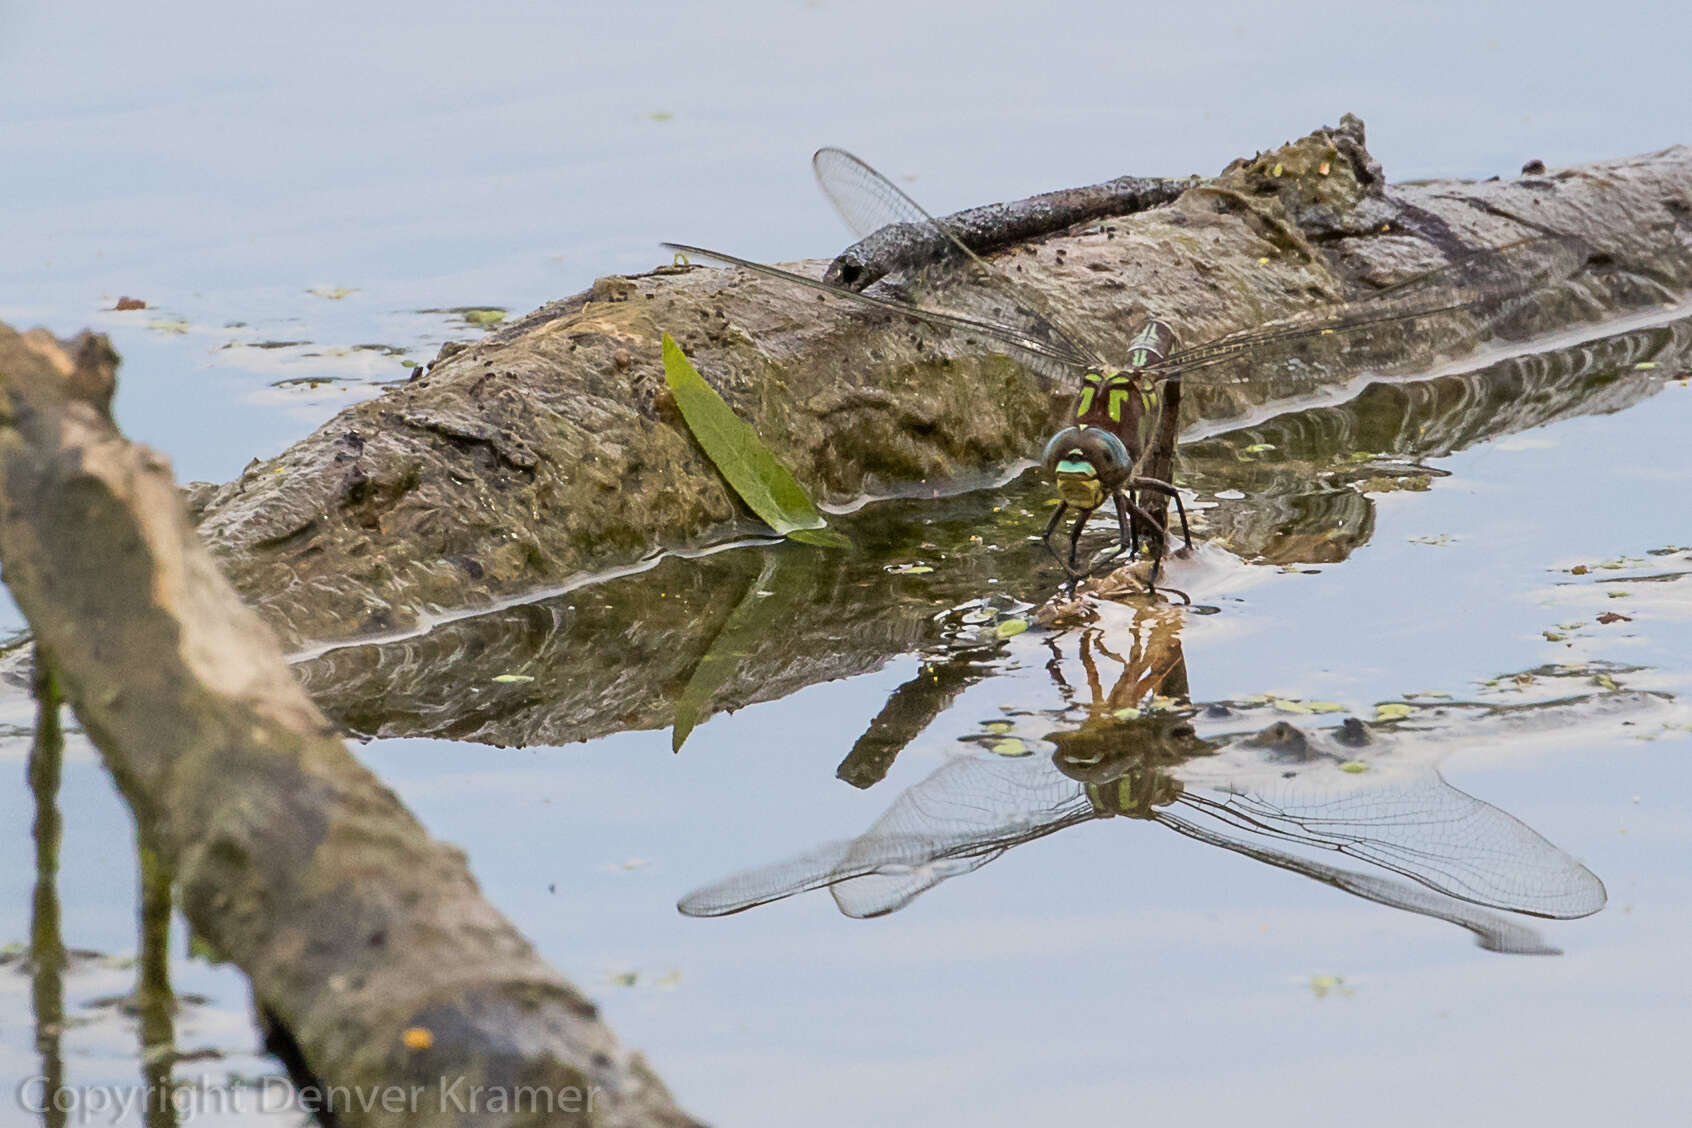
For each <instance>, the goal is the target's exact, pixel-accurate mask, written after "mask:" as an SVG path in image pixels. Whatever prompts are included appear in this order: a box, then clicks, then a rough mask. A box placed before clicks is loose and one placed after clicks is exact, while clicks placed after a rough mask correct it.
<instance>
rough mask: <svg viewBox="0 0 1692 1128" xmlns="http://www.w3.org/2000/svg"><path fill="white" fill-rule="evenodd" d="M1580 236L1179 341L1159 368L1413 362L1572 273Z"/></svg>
mask: <svg viewBox="0 0 1692 1128" xmlns="http://www.w3.org/2000/svg"><path fill="white" fill-rule="evenodd" d="M1586 256H1587V248H1586V245H1585V244H1584V243H1582V242H1581V241H1580V240H1579V239H1574V238H1569V237H1565V236H1545V237H1542V238H1536V239H1524V240H1522V241H1521V242H1517V243H1509V244H1506V245H1504V246H1501V247H1492V248H1488V249H1486V250H1482V251H1476V252H1475V253H1473V254H1470V255H1465V256H1463V257H1462V258H1459V259H1456V260H1454V261H1453V262H1451V263H1449V264H1447V265H1445V266H1443V267H1441V268H1439V269H1438V270H1432V271H1429V272H1428V273H1426V274H1422V275H1419V276H1417V277H1415V278H1412V279H1410V280H1409V281H1407V282H1402V283H1400V284H1399V285H1397V286H1392V287H1389V288H1388V289H1385V290H1382V291H1380V292H1379V293H1377V294H1374V295H1372V296H1370V297H1369V298H1367V299H1364V300H1363V301H1361V302H1359V303H1357V305H1356V306H1354V307H1353V308H1352V309H1351V310H1349V311H1348V312H1346V313H1344V314H1341V315H1340V316H1337V317H1326V318H1324V317H1311V316H1305V317H1298V318H1291V319H1287V320H1284V321H1277V322H1270V323H1269V324H1267V325H1262V326H1258V327H1257V328H1254V329H1245V330H1241V331H1240V332H1237V333H1230V334H1228V335H1227V336H1225V337H1219V338H1217V339H1216V340H1213V341H1208V342H1206V343H1204V344H1201V345H1194V346H1193V347H1191V348H1186V349H1179V350H1177V351H1176V352H1175V353H1173V354H1172V355H1171V356H1170V357H1169V358H1168V360H1166V361H1165V362H1164V364H1163V365H1162V366H1161V367H1160V369H1159V371H1161V372H1168V373H1169V374H1170V375H1172V376H1180V375H1185V374H1187V373H1190V372H1195V371H1199V370H1202V369H1206V368H1212V367H1215V366H1217V365H1221V364H1226V363H1229V362H1233V361H1245V362H1249V363H1250V364H1251V365H1252V366H1253V367H1254V368H1259V369H1261V368H1263V367H1265V366H1272V365H1276V364H1280V363H1284V362H1285V361H1287V360H1288V359H1291V358H1294V357H1296V358H1298V359H1301V360H1305V361H1307V362H1309V363H1313V364H1321V363H1323V362H1324V361H1326V360H1335V361H1337V360H1339V359H1341V358H1344V360H1345V363H1346V364H1347V365H1348V366H1351V367H1361V366H1363V365H1365V364H1368V363H1371V362H1373V361H1376V360H1395V361H1405V362H1408V361H1411V360H1414V359H1416V358H1418V357H1422V356H1432V355H1434V354H1437V353H1438V352H1440V351H1442V350H1444V349H1446V348H1449V347H1452V346H1454V345H1457V344H1460V343H1462V342H1464V341H1465V340H1467V339H1470V338H1473V337H1475V336H1478V335H1479V334H1481V333H1483V332H1485V331H1486V330H1487V329H1489V328H1491V327H1492V326H1493V325H1495V324H1497V323H1498V322H1499V321H1501V320H1502V319H1503V318H1505V317H1507V316H1508V315H1509V314H1510V313H1511V312H1513V311H1514V310H1516V309H1517V308H1519V306H1520V304H1521V302H1522V299H1523V298H1525V297H1526V296H1527V295H1529V294H1531V293H1533V292H1534V291H1536V290H1539V289H1541V288H1543V287H1545V286H1550V285H1553V284H1555V283H1557V282H1561V281H1563V280H1564V279H1566V278H1568V277H1570V276H1571V275H1573V274H1574V273H1575V272H1576V271H1577V270H1579V269H1580V267H1581V265H1582V264H1583V263H1584V262H1585V261H1586Z"/></svg>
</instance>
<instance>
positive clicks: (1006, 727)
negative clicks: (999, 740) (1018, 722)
mask: <svg viewBox="0 0 1692 1128" xmlns="http://www.w3.org/2000/svg"><path fill="white" fill-rule="evenodd" d="M981 727H982V728H984V729H986V730H987V731H988V732H991V733H995V734H997V735H999V736H1003V735H1004V734H1005V733H1007V732H1009V731H1011V729H1012V728H1014V727H1015V726H1014V725H1012V724H1011V723H1010V722H1009V721H988V722H987V723H986V724H984V725H982V726H981Z"/></svg>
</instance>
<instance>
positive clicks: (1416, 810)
mask: <svg viewBox="0 0 1692 1128" xmlns="http://www.w3.org/2000/svg"><path fill="white" fill-rule="evenodd" d="M1179 802H1181V803H1182V804H1185V805H1186V806H1187V808H1188V809H1189V810H1192V811H1195V812H1197V813H1200V814H1202V815H1205V816H1207V817H1208V818H1209V819H1210V820H1211V824H1212V827H1213V829H1214V832H1215V833H1217V834H1219V835H1222V836H1225V837H1227V838H1229V839H1230V840H1232V841H1235V842H1238V843H1242V844H1250V843H1253V842H1257V843H1261V842H1262V841H1263V840H1265V839H1268V840H1273V841H1276V842H1279V843H1282V844H1286V845H1291V846H1298V847H1302V848H1307V849H1312V850H1320V851H1326V852H1333V853H1338V854H1342V855H1344V856H1346V857H1348V858H1352V859H1355V860H1357V861H1361V862H1367V863H1368V864H1370V865H1374V866H1378V867H1380V868H1382V869H1385V870H1389V871H1391V872H1393V873H1396V874H1398V875H1399V876H1401V877H1406V878H1409V879H1410V880H1411V881H1414V882H1417V883H1418V884H1420V885H1423V886H1426V887H1427V888H1429V889H1434V890H1438V891H1439V892H1441V893H1444V894H1447V895H1449V896H1451V897H1455V898H1457V899H1458V900H1461V901H1468V902H1470V903H1472V904H1476V905H1486V906H1488V907H1491V908H1495V909H1509V910H1511V911H1513V912H1519V913H1528V914H1530V915H1532V916H1542V917H1554V918H1564V919H1566V918H1571V917H1582V916H1589V915H1590V914H1592V913H1595V912H1597V911H1598V910H1599V909H1601V908H1603V907H1604V902H1605V899H1606V894H1605V892H1604V883H1603V882H1601V881H1600V880H1598V877H1597V875H1595V874H1594V873H1593V872H1592V871H1591V870H1589V869H1587V868H1586V867H1585V866H1583V865H1581V864H1580V863H1579V862H1577V861H1575V860H1574V859H1573V858H1571V857H1570V856H1569V855H1567V854H1565V853H1564V852H1563V851H1562V850H1559V849H1558V848H1557V847H1556V846H1553V845H1552V844H1551V843H1550V842H1547V841H1546V840H1545V839H1544V838H1542V837H1540V835H1539V834H1537V833H1536V832H1535V831H1534V830H1533V829H1532V828H1531V827H1529V826H1527V825H1526V824H1525V823H1523V822H1522V821H1521V820H1519V819H1517V818H1516V817H1515V816H1513V815H1510V814H1507V813H1506V812H1504V811H1501V810H1499V809H1498V808H1497V807H1494V806H1492V805H1491V804H1490V803H1484V802H1482V801H1481V800H1479V799H1476V798H1475V797H1474V796H1472V795H1469V794H1466V793H1465V792H1462V791H1459V790H1458V789H1457V788H1455V787H1452V786H1451V785H1450V784H1449V783H1446V782H1445V780H1444V778H1443V777H1441V776H1440V775H1439V773H1438V772H1432V771H1430V772H1428V773H1427V774H1426V775H1425V776H1420V777H1418V778H1416V779H1414V780H1411V781H1406V782H1404V783H1397V784H1392V785H1388V786H1383V787H1376V788H1368V789H1360V790H1355V791H1346V792H1340V793H1335V794H1333V795H1322V794H1316V793H1311V792H1310V791H1308V790H1299V789H1295V788H1294V787H1293V786H1291V785H1289V786H1288V787H1286V788H1284V789H1282V788H1275V789H1273V790H1269V789H1265V790H1261V791H1238V792H1233V793H1227V794H1221V795H1217V796H1215V797H1211V796H1206V795H1203V794H1201V793H1199V792H1196V791H1189V792H1187V793H1186V794H1185V795H1183V796H1182V797H1181V799H1180V800H1179ZM1241 848H1242V850H1244V851H1246V852H1249V846H1246V845H1242V847H1241Z"/></svg>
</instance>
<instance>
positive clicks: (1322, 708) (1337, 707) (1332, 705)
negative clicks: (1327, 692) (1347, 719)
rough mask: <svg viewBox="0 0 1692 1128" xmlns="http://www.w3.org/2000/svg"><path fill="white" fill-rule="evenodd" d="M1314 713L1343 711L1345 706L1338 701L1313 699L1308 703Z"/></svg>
mask: <svg viewBox="0 0 1692 1128" xmlns="http://www.w3.org/2000/svg"><path fill="white" fill-rule="evenodd" d="M1307 704H1308V705H1309V706H1310V711H1311V712H1312V713H1343V712H1345V706H1344V705H1341V704H1340V703H1339V702H1338V701H1311V702H1308V703H1307Z"/></svg>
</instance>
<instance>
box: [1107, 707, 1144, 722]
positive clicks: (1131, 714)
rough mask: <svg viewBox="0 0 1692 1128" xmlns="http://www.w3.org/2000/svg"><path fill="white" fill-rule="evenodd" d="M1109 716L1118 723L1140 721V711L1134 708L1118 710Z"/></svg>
mask: <svg viewBox="0 0 1692 1128" xmlns="http://www.w3.org/2000/svg"><path fill="white" fill-rule="evenodd" d="M1111 716H1113V717H1115V718H1116V719H1117V720H1119V721H1137V720H1139V719H1140V711H1139V710H1138V709H1134V708H1128V709H1118V710H1117V711H1116V712H1114V713H1112V714H1111Z"/></svg>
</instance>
